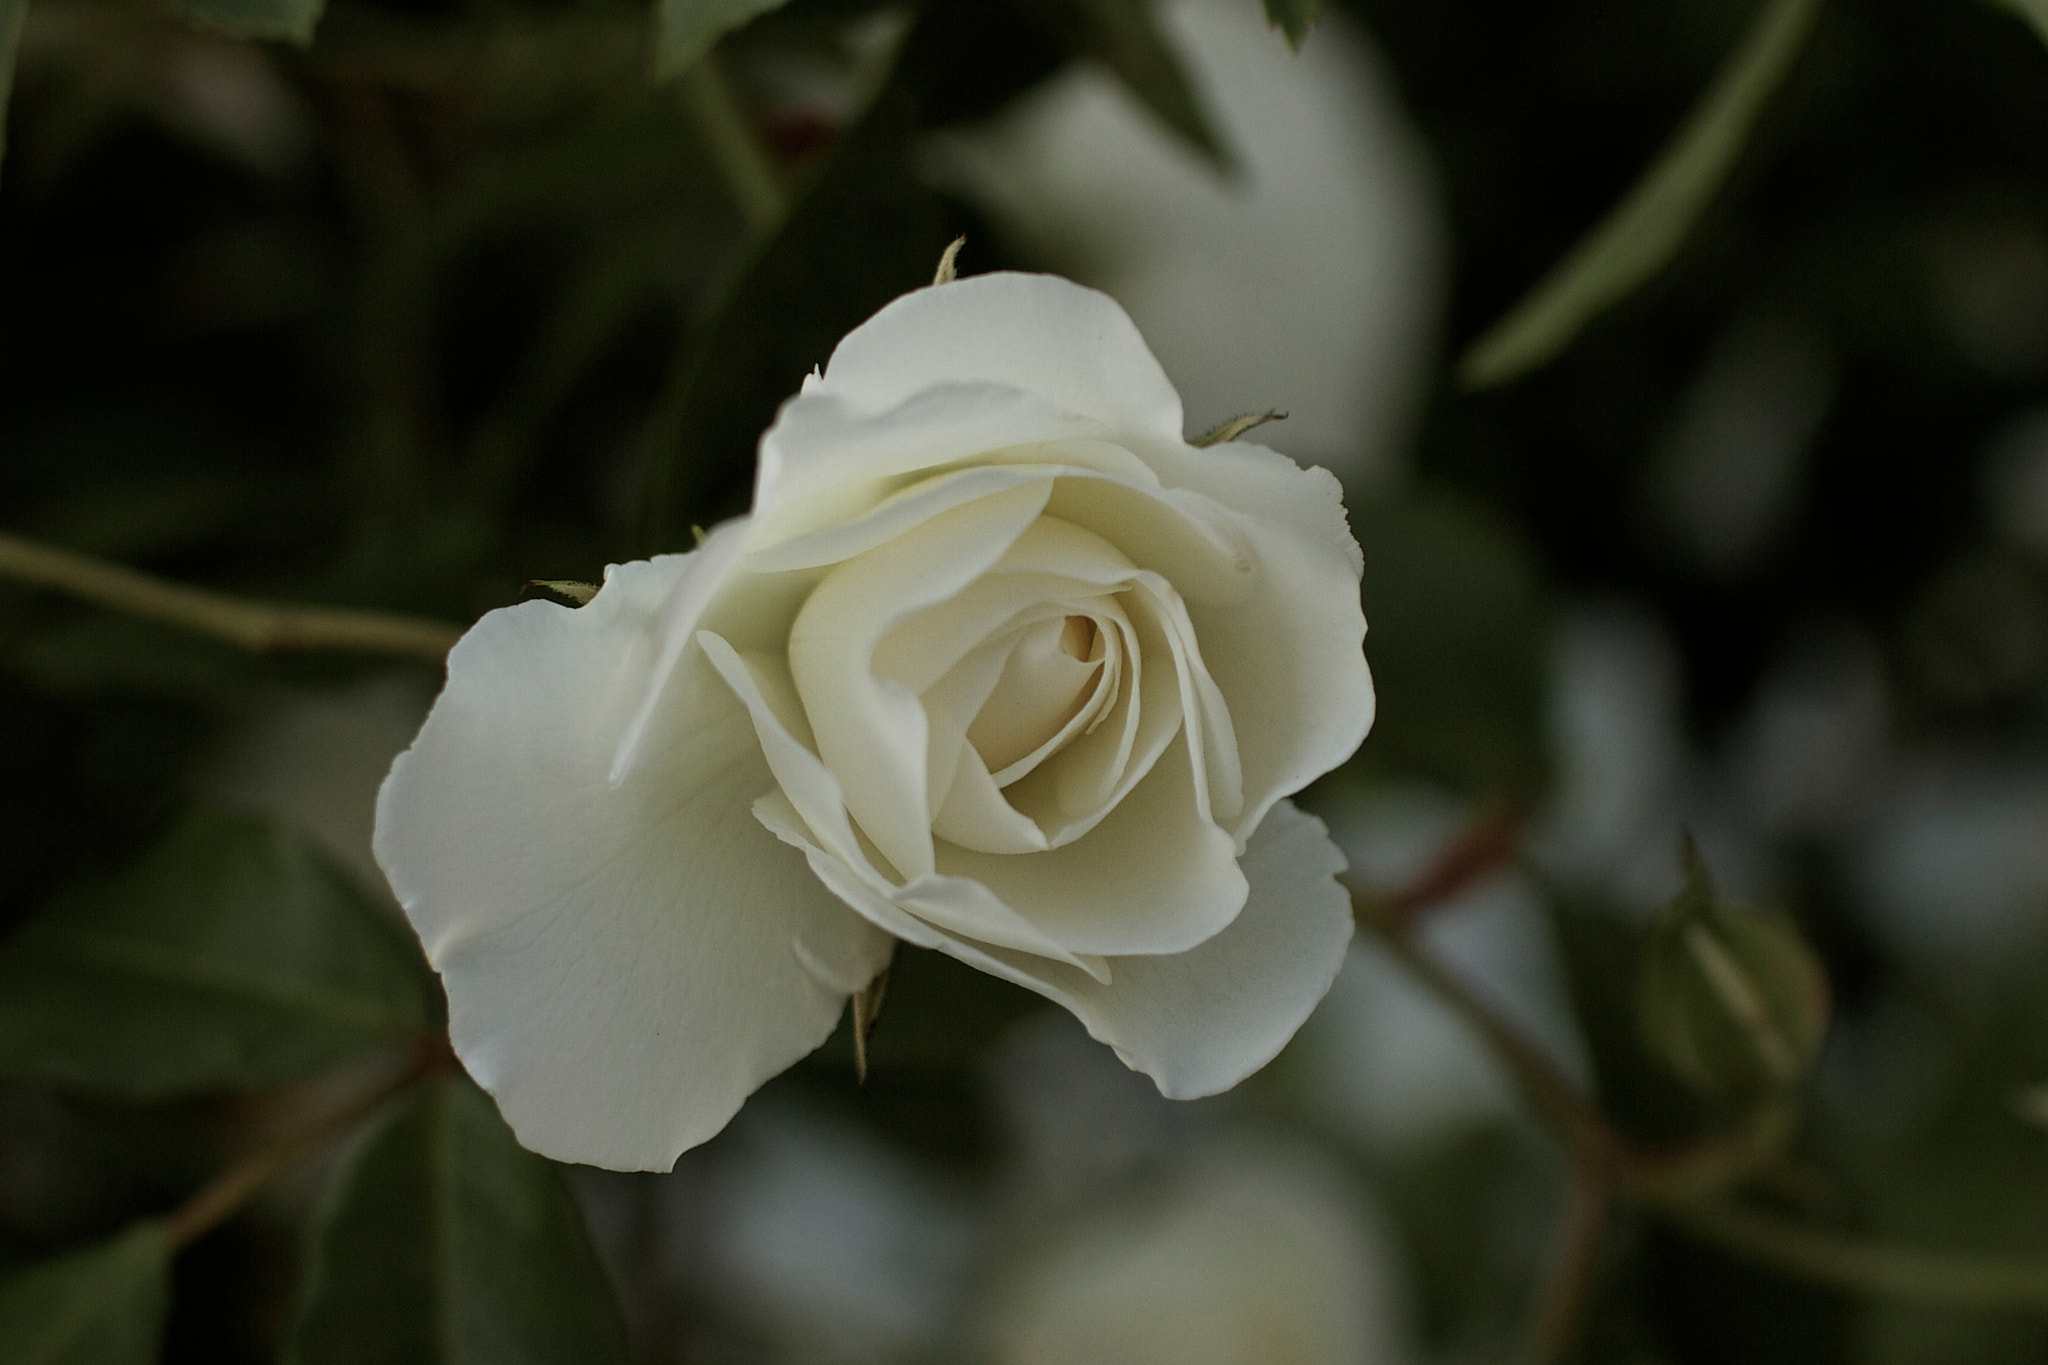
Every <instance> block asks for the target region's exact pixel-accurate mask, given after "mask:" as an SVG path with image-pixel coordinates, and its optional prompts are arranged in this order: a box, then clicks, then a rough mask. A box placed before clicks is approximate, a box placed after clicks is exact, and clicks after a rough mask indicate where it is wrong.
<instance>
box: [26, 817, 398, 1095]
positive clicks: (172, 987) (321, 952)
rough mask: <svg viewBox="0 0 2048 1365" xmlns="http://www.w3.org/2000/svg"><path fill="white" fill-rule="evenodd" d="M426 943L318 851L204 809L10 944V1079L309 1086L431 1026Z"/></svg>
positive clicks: (121, 1090) (102, 1087) (105, 1085)
mask: <svg viewBox="0 0 2048 1365" xmlns="http://www.w3.org/2000/svg"><path fill="white" fill-rule="evenodd" d="M434 999H435V995H434V987H433V983H432V980H431V978H430V977H429V976H428V975H427V972H426V968H425V964H424V962H423V961H422V960H421V958H420V954H419V949H418V947H417V946H416V945H415V944H414V943H413V941H412V939H411V937H410V935H408V934H407V932H406V931H405V929H404V928H403V927H402V926H401V925H400V924H399V923H397V921H396V920H395V919H394V918H393V917H392V916H390V915H389V914H387V913H385V912H384V911H382V910H380V909H379V908H377V907H376V906H375V905H373V904H372V903H370V902H369V900H368V899H367V898H366V897H365V896H364V895H363V893H361V892H359V891H357V890H356V889H355V887H354V886H353V885H352V884H351V883H350V882H349V881H348V880H347V879H346V877H345V876H344V875H343V874H341V873H339V872H337V871H335V870H334V869H332V868H331V867H329V866H328V864H327V863H326V862H325V861H324V860H323V859H322V858H321V857H320V856H319V855H318V854H317V853H315V852H314V850H313V849H312V848H311V847H309V846H308V845H307V844H306V843H305V841H304V840H302V839H301V838H299V837H297V836H296V835H293V834H291V833H289V832H288V831H286V830H283V829H281V828H278V827H276V826H274V825H271V824H269V823H266V822H264V821H261V820H258V819H255V818H253V817H249V816H240V815H231V814H226V813H220V812H211V811H202V812H198V813H195V814H193V815H192V816H190V817H188V818H187V819H186V820H185V821H184V822H183V823H182V824H180V825H179V826H178V827H177V828H176V829H175V830H173V831H172V833H171V834H170V835H169V836H168V837H166V838H165V839H164V840H163V841H162V842H160V843H159V844H157V845H156V847H155V848H153V849H152V850H151V851H150V852H149V853H148V854H147V855H145V856H144V857H143V858H142V859H141V861H139V862H137V863H136V864H134V865H133V866H131V867H129V868H127V869H125V870H124V871H122V872H120V873H117V874H115V875H113V876H110V877H106V878H103V879H101V880H98V881H96V882H93V883H90V884H87V885H83V886H80V887H78V888H75V889H74V890H72V891H71V892H69V893H66V894H64V895H61V896H59V897H58V898H57V900H56V901H54V902H53V903H51V904H50V905H49V906H47V907H46V908H45V909H44V910H42V911H41V912H39V913H38V914H37V915H36V916H35V917H34V918H32V919H31V920H30V921H29V923H28V924H27V925H26V926H24V927H23V928H22V930H21V931H20V932H19V933H17V934H16V935H15V936H14V938H13V939H12V940H11V941H9V942H8V943H7V944H6V945H5V947H4V948H0V1074H9V1075H16V1076H28V1077H34V1078H38V1079H42V1080H47V1081H52V1082H56V1083H59V1084H65V1085H72V1086H77V1087H80V1088H84V1089H89V1090H92V1091H95V1092H98V1093H104V1094H111V1095H118V1096H121V1097H124V1098H129V1099H136V1100H152V1099H160V1098H164V1097H167V1096H172V1095H179V1094H188V1093H193V1092H199V1091H206V1090H216V1089H225V1088H239V1087H249V1086H260V1085H267V1084H272V1083H274V1082H278V1081H282V1080H286V1079H290V1078H292V1077H297V1076H302V1075H305V1074H307V1073H308V1072H311V1071H315V1070H317V1069H319V1068H321V1067H324V1066H328V1065H331V1064H333V1063H335V1062H338V1061H340V1060H342V1059H343V1058H345V1057H347V1056H349V1055H350V1054H352V1053H355V1052H358V1051H360V1050H361V1049H363V1048H365V1047H368V1046H371V1045H374V1044H376V1043H378V1042H380V1041H387V1040H395V1039H401V1038H405V1037H409V1036H411V1035H414V1034H417V1033H419V1032H421V1031H423V1030H425V1029H427V1028H429V1027H430V1026H431V1023H432V1019H433V1015H434V1011H435V1005H434V1003H433V1002H434Z"/></svg>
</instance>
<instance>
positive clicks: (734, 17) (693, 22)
mask: <svg viewBox="0 0 2048 1365" xmlns="http://www.w3.org/2000/svg"><path fill="white" fill-rule="evenodd" d="M787 3H788V0H661V5H660V7H659V8H658V9H657V10H656V11H655V25H656V28H655V56H654V61H655V69H656V71H658V72H659V73H660V74H661V75H664V76H673V75H677V74H679V73H680V72H683V71H685V70H688V69H689V67H690V66H691V64H693V63H694V62H695V61H696V60H697V59H698V58H699V57H701V56H703V55H704V54H705V53H706V52H709V51H710V50H711V49H712V47H713V46H714V45H715V44H716V43H717V42H718V40H719V39H720V38H722V37H724V36H725V35H726V34H727V33H728V32H730V31H731V30H733V29H736V28H738V27H739V26H740V25H741V24H744V23H746V22H747V21H748V20H750V19H754V18H757V17H759V16H760V15H763V14H766V13H767V12H768V11H769V10H772V9H780V8H781V7H782V6H783V5H785V4H787Z"/></svg>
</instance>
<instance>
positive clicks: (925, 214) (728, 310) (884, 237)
mask: <svg viewBox="0 0 2048 1365" xmlns="http://www.w3.org/2000/svg"><path fill="white" fill-rule="evenodd" d="M916 127H917V125H916V122H915V119H914V118H913V116H912V111H911V109H910V105H909V101H908V99H907V98H905V97H904V96H903V95H902V94H901V92H899V91H896V90H894V89H893V88H892V89H890V90H886V91H884V92H883V94H882V95H881V96H880V97H879V98H878V99H877V100H876V103H875V106H874V108H872V109H870V110H869V111H868V113H867V114H866V115H865V116H864V117H863V118H862V119H861V121H860V122H859V123H857V124H855V125H854V126H853V127H851V128H849V129H847V130H846V131H845V132H844V133H842V134H840V138H839V141H838V143H837V144H836V145H835V146H834V147H833V149H832V151H831V153H830V155H829V156H828V157H827V159H826V161H825V163H824V164H823V165H822V166H820V167H818V169H817V170H816V171H815V172H814V173H813V175H812V176H811V178H810V179H809V180H808V181H807V182H806V183H805V184H804V186H803V187H802V189H801V192H800V194H799V197H798V198H797V200H796V202H795V203H794V204H793V205H792V207H791V209H790V212H789V214H788V216H787V217H786V218H785V219H784V220H783V223H782V226H781V227H780V228H779V229H777V230H776V231H775V232H774V233H772V234H770V235H769V236H767V237H765V238H763V239H762V240H761V241H760V242H759V244H758V245H757V246H756V247H755V249H754V251H753V254H752V255H751V256H750V257H749V258H748V259H747V260H746V261H745V262H743V263H742V264H741V266H740V268H739V269H738V270H737V271H736V272H735V274H734V275H733V277H732V280H731V282H730V283H729V284H728V285H727V287H726V289H725V292H724V294H723V296H722V297H721V299H720V300H719V302H718V304H717V306H716V307H715V309H714V310H713V312H712V315H711V317H710V320H709V321H708V322H706V324H705V325H704V327H703V329H702V330H701V331H700V332H699V334H698V336H697V338H696V340H695V342H694V343H693V344H692V345H691V346H690V347H688V348H687V350H686V351H685V352H684V353H683V354H682V355H681V356H679V357H678V359H679V362H680V363H679V365H678V368H677V371H676V374H675V376H674V378H673V380H672V381H671V384H670V387H669V391H668V393H667V394H666V395H665V397H664V399H663V401H662V403H661V405H660V407H659V408H658V410H657V411H656V413H655V415H654V417H653V418H652V419H651V420H650V422H649V425H648V431H647V435H646V439H647V441H648V444H649V446H650V452H649V458H648V483H647V488H646V495H645V497H646V502H645V509H646V511H645V517H644V526H645V529H644V532H643V534H644V537H645V548H646V549H647V550H648V551H649V552H650V553H653V552H661V551H667V550H674V549H676V548H678V547H679V546H680V545H682V544H683V543H684V537H685V536H686V535H687V532H688V528H689V526H690V525H691V524H692V523H693V522H702V523H708V522H710V521H712V520H714V519H715V518H716V517H717V516H719V515H722V514H723V510H724V507H725V506H727V505H730V504H729V503H721V501H720V500H721V499H735V498H738V497H743V496H744V494H745V490H746V488H747V486H748V483H749V477H750V475H751V473H752V471H753V463H754V446H755V442H756V441H758V440H759V439H760V435H761V433H762V431H764V430H765V429H766V428H767V426H768V424H769V422H770V421H772V420H773V419H774V416H775V410H776V408H777V407H779V406H780V405H781V403H782V401H783V400H784V399H786V398H788V397H789V396H790V395H791V394H793V393H795V392H796V391H797V387H798V386H799V385H800V384H801V383H802V382H803V377H804V375H806V374H808V373H809V372H810V371H811V369H812V368H813V367H815V366H818V365H821V364H823V363H824V361H825V360H826V359H827V358H828V357H829V356H830V355H831V353H832V348H833V346H835V345H837V344H838V341H839V338H840V337H842V336H844V335H845V334H846V333H847V332H848V331H850V330H852V329H853V328H854V327H856V326H858V325H859V324H860V323H861V322H864V321H865V320H866V319H867V318H868V317H869V316H870V315H871V314H873V313H874V312H875V311H876V310H877V309H878V308H880V307H881V306H882V305H883V304H885V303H887V302H889V301H890V300H891V299H893V298H895V297H897V296H898V295H900V294H902V293H904V292H906V291H908V290H911V289H915V288H918V287H919V286H922V285H924V284H926V283H928V282H929V281H930V279H931V277H932V263H933V262H934V261H936V260H938V259H939V253H940V252H941V251H942V250H944V249H945V246H946V243H947V242H949V241H951V240H952V239H953V237H954V236H956V235H957V233H956V231H955V230H954V225H953V223H952V221H951V220H950V218H949V217H948V216H947V213H946V210H945V208H944V206H943V205H942V204H940V203H939V201H938V200H937V199H936V198H935V197H934V196H933V195H932V193H931V192H930V191H929V190H927V189H926V188H925V187H924V186H923V184H922V183H921V182H920V181H919V180H918V177H917V174H916V171H915V168H914V166H913V165H912V152H913V149H914V137H915V134H916Z"/></svg>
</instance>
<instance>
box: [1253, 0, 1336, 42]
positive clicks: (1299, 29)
mask: <svg viewBox="0 0 2048 1365" xmlns="http://www.w3.org/2000/svg"><path fill="white" fill-rule="evenodd" d="M1322 12H1323V0H1266V22H1267V23H1269V24H1271V25H1272V26H1273V27H1274V28H1277V29H1279V30H1280V31H1281V32H1282V33H1284V34H1286V35H1287V42H1288V44H1289V45H1290V46H1292V47H1296V48H1299V47H1300V46H1301V40H1302V39H1304V38H1306V37H1308V31H1309V30H1310V29H1312V28H1314V27H1315V25H1316V20H1317V19H1318V18H1319V17H1321V15H1322Z"/></svg>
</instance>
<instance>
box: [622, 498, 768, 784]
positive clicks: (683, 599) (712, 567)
mask: <svg viewBox="0 0 2048 1365" xmlns="http://www.w3.org/2000/svg"><path fill="white" fill-rule="evenodd" d="M747 527H748V522H747V518H745V517H735V518H733V519H732V520H730V521H725V522H721V523H719V524H718V525H717V526H714V527H713V528H712V529H711V533H710V534H709V535H707V536H706V537H705V538H704V543H703V544H702V545H700V546H698V547H697V549H696V550H695V551H693V552H692V553H690V554H689V555H687V556H682V558H684V559H687V561H688V562H689V565H690V569H689V572H687V573H681V574H678V575H677V576H676V578H675V580H674V582H673V583H672V584H671V585H670V587H669V589H668V593H667V595H666V596H665V597H664V599H663V600H662V602H661V605H660V606H659V607H658V608H657V609H656V610H655V611H654V612H653V614H652V616H651V617H650V618H649V620H650V631H651V636H652V643H653V647H654V652H653V656H652V657H651V658H650V659H649V660H647V661H646V662H645V663H644V665H643V666H642V669H641V672H640V677H641V689H642V694H641V695H640V696H639V697H636V698H633V699H632V710H631V712H630V713H629V715H628V717H627V720H626V724H625V725H624V726H622V727H621V728H620V731H619V734H618V740H617V745H616V747H615V749H614V750H613V753H612V766H611V780H612V782H613V784H614V785H616V784H618V783H621V782H624V781H625V780H626V779H627V778H628V777H630V776H631V775H632V774H633V772H634V770H635V769H636V768H637V767H638V766H639V765H640V764H642V763H644V762H645V761H646V760H647V758H648V756H649V754H650V753H651V752H652V748H651V746H650V745H649V744H648V742H647V735H648V730H649V727H650V726H651V725H652V723H653V720H654V717H655V715H656V714H657V713H658V712H659V711H660V710H661V708H662V706H663V705H664V703H665V700H666V698H667V694H668V688H669V686H670V684H671V683H672V682H673V681H674V680H675V678H676V677H677V676H678V673H679V669H678V667H677V665H678V664H679V663H680V661H681V660H682V657H683V652H684V651H685V650H686V649H688V648H689V647H690V641H691V638H692V637H693V636H694V635H695V634H696V633H697V625H698V622H699V621H700V620H702V618H703V616H704V614H705V612H706V611H708V610H710V609H711V606H712V603H713V602H714V601H715V600H716V599H717V596H718V594H719V592H720V590H721V589H723V588H724V586H725V584H726V582H727V580H728V579H729V578H731V576H732V571H733V566H734V565H735V564H737V563H738V561H739V557H740V552H741V550H742V549H743V548H744V546H745V544H746V538H747ZM656 562H660V561H656ZM605 575H606V584H607V586H609V584H610V581H611V578H612V576H613V569H609V568H608V569H606V570H605Z"/></svg>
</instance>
